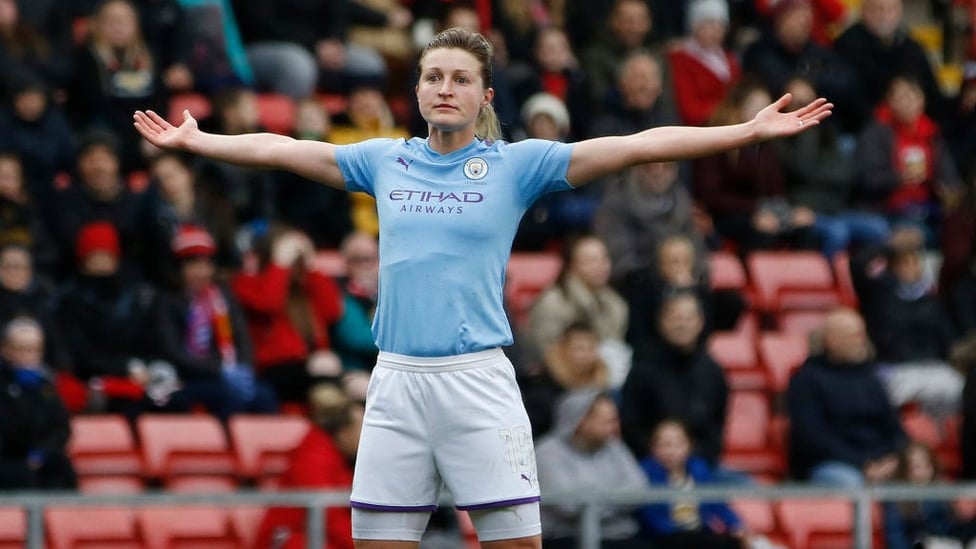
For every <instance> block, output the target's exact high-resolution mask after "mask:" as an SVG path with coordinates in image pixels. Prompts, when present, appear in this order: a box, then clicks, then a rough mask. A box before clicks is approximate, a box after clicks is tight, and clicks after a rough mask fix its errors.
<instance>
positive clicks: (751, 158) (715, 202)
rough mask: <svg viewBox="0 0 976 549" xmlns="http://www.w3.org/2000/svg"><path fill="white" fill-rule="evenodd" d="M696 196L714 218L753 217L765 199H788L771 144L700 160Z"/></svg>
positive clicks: (696, 167) (696, 174)
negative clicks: (731, 216) (728, 216)
mask: <svg viewBox="0 0 976 549" xmlns="http://www.w3.org/2000/svg"><path fill="white" fill-rule="evenodd" d="M694 174H695V180H694V194H695V198H696V199H698V200H699V201H701V203H702V205H703V206H704V207H705V209H706V210H707V211H708V213H710V214H712V215H714V216H724V215H734V216H752V214H753V213H754V212H755V211H756V209H757V208H758V207H759V205H760V202H761V201H762V200H763V199H776V198H780V199H782V198H784V197H785V196H786V186H785V177H784V175H783V168H782V165H781V164H780V163H779V158H778V156H777V154H776V150H775V149H774V148H773V145H772V144H770V143H762V144H758V145H750V146H747V147H742V148H741V149H738V150H737V151H735V152H734V153H720V154H716V155H712V156H707V157H704V158H700V159H698V160H696V161H695V164H694Z"/></svg>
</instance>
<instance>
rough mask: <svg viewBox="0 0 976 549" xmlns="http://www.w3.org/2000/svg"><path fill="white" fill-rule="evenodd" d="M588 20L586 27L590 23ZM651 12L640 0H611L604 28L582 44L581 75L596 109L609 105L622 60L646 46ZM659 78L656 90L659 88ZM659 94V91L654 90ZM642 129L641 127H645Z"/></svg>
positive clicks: (647, 45) (648, 43)
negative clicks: (585, 80) (588, 87)
mask: <svg viewBox="0 0 976 549" xmlns="http://www.w3.org/2000/svg"><path fill="white" fill-rule="evenodd" d="M593 23H594V20H590V21H589V24H593ZM650 38H651V11H650V8H649V7H648V5H647V2H645V1H644V0H615V1H614V2H613V8H612V11H611V12H610V14H609V17H608V19H607V23H606V27H605V28H604V29H603V30H602V31H601V32H600V33H599V34H598V35H597V36H595V37H594V38H593V40H591V41H588V42H586V44H587V46H586V48H585V50H584V51H583V55H582V63H583V72H584V73H586V77H587V80H588V81H589V86H590V101H591V102H592V104H594V105H597V109H598V110H599V109H600V108H602V107H603V106H604V105H608V104H610V103H611V102H610V93H611V90H612V89H613V86H614V83H615V82H619V81H620V80H623V79H622V78H619V77H618V76H619V69H620V65H621V63H622V61H623V60H624V59H627V58H628V57H629V56H630V55H631V54H633V53H634V52H636V51H638V50H642V49H644V48H647V47H649V46H650ZM660 80H661V79H660V75H659V78H658V87H659V88H660ZM658 92H660V89H659V90H658ZM646 127H647V126H642V127H641V128H642V129H643V128H646Z"/></svg>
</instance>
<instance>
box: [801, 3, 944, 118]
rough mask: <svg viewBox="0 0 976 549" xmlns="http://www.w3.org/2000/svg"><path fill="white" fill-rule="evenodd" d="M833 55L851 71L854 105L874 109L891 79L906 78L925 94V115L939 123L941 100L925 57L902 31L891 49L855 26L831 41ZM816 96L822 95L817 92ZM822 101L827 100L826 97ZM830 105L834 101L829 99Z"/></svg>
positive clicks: (867, 31) (920, 48)
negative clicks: (913, 80) (854, 80)
mask: <svg viewBox="0 0 976 549" xmlns="http://www.w3.org/2000/svg"><path fill="white" fill-rule="evenodd" d="M834 50H836V51H837V53H838V54H840V55H841V56H842V57H843V58H844V59H845V60H846V61H847V63H849V64H850V65H851V66H852V67H853V68H854V73H855V76H856V78H857V81H858V82H859V84H860V85H859V86H858V88H857V89H858V91H859V93H860V99H859V102H858V104H859V105H862V106H864V107H866V108H868V109H870V108H873V107H875V106H877V104H878V103H879V102H880V101H881V99H882V98H883V97H884V96H885V93H887V91H888V85H889V84H890V83H891V79H892V78H894V77H895V76H897V75H900V74H910V75H912V76H914V77H915V78H916V79H918V81H919V83H921V84H922V90H923V91H924V92H925V102H926V111H927V112H928V113H929V115H930V116H932V117H933V118H935V119H936V120H941V113H942V110H943V108H944V102H945V99H944V96H943V94H942V88H941V87H940V86H939V82H938V80H937V79H936V78H935V73H934V71H933V70H932V65H931V64H930V63H929V57H928V54H926V53H925V50H924V49H923V48H922V46H921V45H919V43H918V42H916V41H915V40H913V39H912V38H911V37H910V36H909V35H908V32H907V31H905V30H904V29H902V30H899V31H898V32H897V34H896V36H895V40H894V41H893V42H892V44H891V45H885V44H883V43H882V42H881V40H879V39H878V37H877V36H875V35H874V34H871V32H870V31H869V30H868V29H867V27H865V26H864V23H861V22H857V23H855V24H853V25H851V26H850V27H848V28H847V30H845V31H844V32H843V33H842V34H841V35H840V36H838V37H837V40H835V41H834ZM818 91H819V92H820V93H826V92H825V91H821V90H820V89H819V88H818ZM826 97H831V96H830V95H826ZM831 101H835V102H836V101H837V100H836V99H833V98H832V99H831Z"/></svg>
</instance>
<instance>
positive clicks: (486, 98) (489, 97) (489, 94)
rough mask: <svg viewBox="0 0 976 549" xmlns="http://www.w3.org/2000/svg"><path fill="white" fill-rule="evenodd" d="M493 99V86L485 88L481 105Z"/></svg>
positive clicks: (487, 103) (485, 105)
mask: <svg viewBox="0 0 976 549" xmlns="http://www.w3.org/2000/svg"><path fill="white" fill-rule="evenodd" d="M493 99H495V88H486V89H485V96H484V101H482V102H481V106H482V107H487V106H488V105H489V104H490V103H491V101H492V100H493Z"/></svg>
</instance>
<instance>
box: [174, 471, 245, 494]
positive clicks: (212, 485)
mask: <svg viewBox="0 0 976 549" xmlns="http://www.w3.org/2000/svg"><path fill="white" fill-rule="evenodd" d="M164 488H165V489H166V491H167V492H176V493H181V494H227V493H230V492H236V491H237V490H238V489H239V488H240V485H239V484H238V482H237V479H236V478H234V477H230V476H226V475H188V476H177V477H172V478H170V479H169V480H167V481H166V484H165V486H164Z"/></svg>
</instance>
